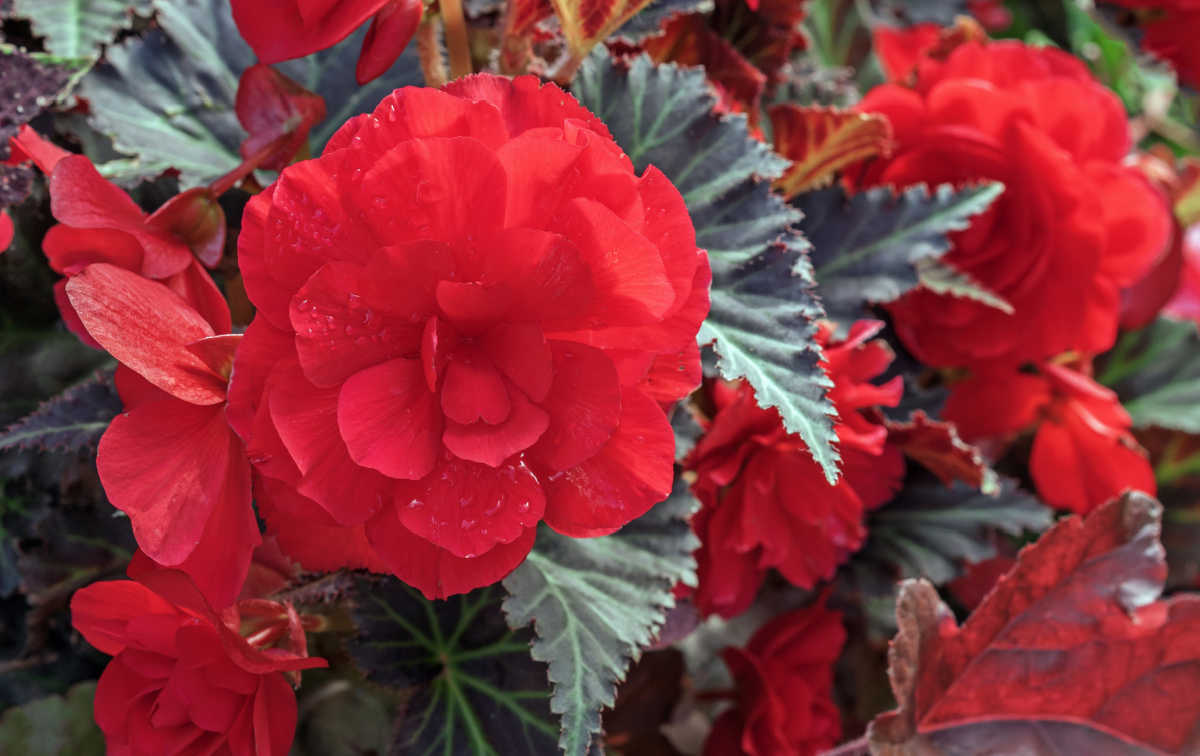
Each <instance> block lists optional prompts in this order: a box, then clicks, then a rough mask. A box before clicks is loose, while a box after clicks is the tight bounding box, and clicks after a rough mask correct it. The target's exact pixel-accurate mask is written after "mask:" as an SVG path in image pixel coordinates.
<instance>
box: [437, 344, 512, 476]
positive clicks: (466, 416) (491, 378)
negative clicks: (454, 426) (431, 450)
mask: <svg viewBox="0 0 1200 756" xmlns="http://www.w3.org/2000/svg"><path fill="white" fill-rule="evenodd" d="M441 399H442V402H441V403H442V410H443V411H444V412H445V413H446V417H447V419H449V420H453V421H454V422H457V423H463V424H465V423H473V422H475V421H476V420H483V421H484V422H485V423H490V424H492V425H496V424H498V423H502V422H504V420H505V419H506V418H507V417H508V415H509V412H510V411H511V410H512V401H511V400H510V399H509V396H508V389H506V388H505V386H504V376H502V375H501V374H500V371H498V370H497V369H496V368H495V366H494V365H492V364H491V361H490V360H488V359H487V358H486V357H484V356H483V355H481V354H478V353H477V352H466V353H465V354H464V353H462V352H460V353H459V354H458V355H456V356H455V357H454V359H452V360H451V361H450V364H449V365H447V366H446V380H445V382H444V383H443V384H442V396H441ZM418 477H419V476H418Z"/></svg>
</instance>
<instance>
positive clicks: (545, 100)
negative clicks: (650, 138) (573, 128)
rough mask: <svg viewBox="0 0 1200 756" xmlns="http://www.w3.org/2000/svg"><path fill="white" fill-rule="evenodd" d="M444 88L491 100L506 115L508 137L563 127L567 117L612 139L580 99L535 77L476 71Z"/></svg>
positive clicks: (474, 98)
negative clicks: (498, 74) (506, 75)
mask: <svg viewBox="0 0 1200 756" xmlns="http://www.w3.org/2000/svg"><path fill="white" fill-rule="evenodd" d="M442 91H444V92H446V93H448V94H452V95H454V96H456V97H462V98H464V99H467V100H472V101H477V102H478V101H482V102H487V103H491V104H492V105H493V106H495V107H496V109H497V110H499V111H500V113H501V114H502V115H503V116H504V122H505V123H506V124H507V125H508V136H509V137H510V138H511V137H515V136H518V135H520V134H521V133H523V132H525V131H528V130H529V129H536V128H539V127H542V126H556V127H561V126H562V125H563V124H564V122H566V121H567V120H568V119H570V120H576V121H579V122H580V124H582V125H583V126H584V127H585V128H587V129H590V130H591V131H594V132H596V133H597V134H600V135H601V136H603V137H605V138H606V139H611V138H612V135H611V134H609V132H608V128H607V127H606V126H605V125H604V123H603V122H602V121H601V120H600V119H599V118H597V117H596V116H594V115H592V113H591V111H589V110H588V109H587V108H585V107H583V106H582V105H580V104H579V101H578V100H576V99H575V98H574V97H572V96H571V95H570V94H568V93H567V92H564V91H563V90H562V89H560V88H558V87H557V86H556V85H554V84H544V83H543V82H542V81H541V80H539V79H538V78H537V77H536V76H518V77H516V78H513V79H509V78H505V77H503V76H489V75H486V74H475V75H473V76H463V77H461V78H458V79H455V80H454V81H452V82H450V83H449V84H447V85H446V86H445V87H443V88H442Z"/></svg>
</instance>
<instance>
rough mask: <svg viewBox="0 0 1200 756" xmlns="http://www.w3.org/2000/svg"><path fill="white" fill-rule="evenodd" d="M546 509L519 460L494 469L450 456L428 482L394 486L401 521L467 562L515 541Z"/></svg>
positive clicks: (539, 489)
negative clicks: (466, 559)
mask: <svg viewBox="0 0 1200 756" xmlns="http://www.w3.org/2000/svg"><path fill="white" fill-rule="evenodd" d="M545 508H546V497H545V495H544V494H543V493H542V485H541V483H540V482H539V481H538V478H537V476H535V475H534V474H533V473H532V472H531V471H530V469H529V468H528V467H526V465H525V463H524V462H522V461H520V460H512V461H509V462H507V463H505V464H502V465H499V466H497V467H490V466H488V465H482V464H478V463H475V462H469V461H465V460H461V459H455V458H454V457H449V456H447V457H443V458H442V460H441V461H440V462H439V463H438V466H437V467H436V468H434V470H433V472H431V473H430V474H429V475H428V476H426V477H425V478H424V479H422V480H419V481H413V482H411V483H403V484H401V485H399V486H397V488H396V507H395V509H396V512H397V514H398V517H399V522H400V523H402V524H403V526H404V527H405V528H406V529H407V530H409V531H412V532H413V533H414V534H415V535H417V536H420V537H421V538H423V539H425V540H427V541H429V542H430V543H433V544H436V545H437V546H439V547H440V548H442V549H445V550H446V551H449V552H450V553H451V554H453V555H454V556H456V557H463V558H471V557H472V556H478V555H480V554H483V553H484V552H486V551H488V550H490V549H492V548H493V547H495V546H496V545H497V544H504V543H511V542H512V541H513V540H514V539H516V538H518V537H520V536H521V535H522V534H523V533H524V532H525V531H526V530H527V529H532V528H533V527H534V526H536V525H537V523H538V521H539V520H541V518H542V514H543V512H544V511H545ZM373 522H374V521H373ZM384 557H385V558H386V555H384Z"/></svg>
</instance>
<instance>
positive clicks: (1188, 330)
mask: <svg viewBox="0 0 1200 756" xmlns="http://www.w3.org/2000/svg"><path fill="white" fill-rule="evenodd" d="M1096 372H1097V375H1098V378H1097V380H1098V381H1099V382H1100V383H1103V384H1105V385H1107V386H1110V387H1111V388H1113V389H1114V390H1115V391H1116V392H1117V396H1119V397H1120V399H1121V403H1122V404H1123V405H1125V409H1126V410H1128V411H1129V416H1130V417H1131V418H1133V426H1134V427H1135V428H1146V427H1150V426H1158V427H1160V428H1168V429H1171V430H1180V431H1184V432H1187V433H1200V332H1198V331H1197V329H1196V324H1195V323H1193V322H1191V321H1186V320H1169V319H1167V318H1159V319H1158V320H1156V321H1154V322H1153V323H1151V324H1150V325H1148V326H1146V327H1145V328H1143V329H1141V330H1138V331H1132V332H1130V333H1127V334H1124V335H1123V336H1122V337H1121V338H1120V340H1119V341H1118V342H1117V345H1116V346H1115V347H1113V350H1112V351H1111V352H1109V353H1108V355H1106V356H1105V357H1104V358H1102V360H1101V361H1100V364H1099V366H1098V368H1097V371H1096Z"/></svg>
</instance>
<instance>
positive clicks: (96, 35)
mask: <svg viewBox="0 0 1200 756" xmlns="http://www.w3.org/2000/svg"><path fill="white" fill-rule="evenodd" d="M149 6H150V2H149V0H13V4H12V15H13V16H16V17H18V18H28V19H29V20H30V22H31V24H32V26H33V33H34V34H35V35H37V36H39V37H45V43H44V44H45V47H46V50H47V51H48V52H50V53H51V54H52V55H55V56H56V57H59V58H65V59H95V58H97V57H99V55H100V46H101V45H106V44H108V43H109V42H112V41H113V40H114V39H116V37H117V33H118V32H119V31H121V30H122V29H128V28H129V27H130V25H132V23H133V14H134V13H135V12H137V13H140V14H142V15H149V13H150V7H149Z"/></svg>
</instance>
